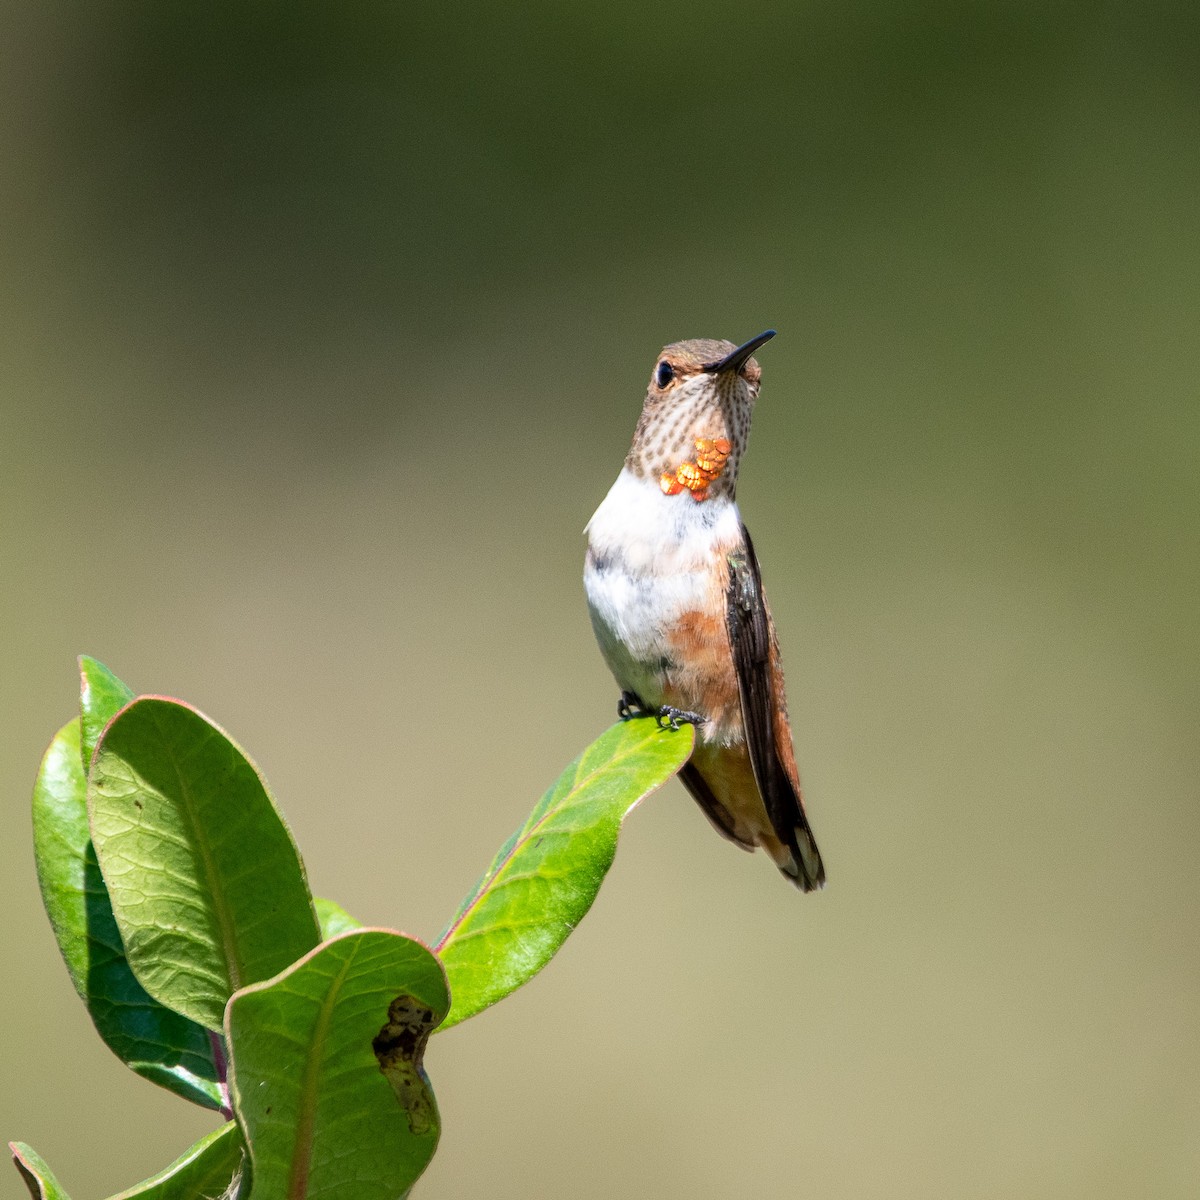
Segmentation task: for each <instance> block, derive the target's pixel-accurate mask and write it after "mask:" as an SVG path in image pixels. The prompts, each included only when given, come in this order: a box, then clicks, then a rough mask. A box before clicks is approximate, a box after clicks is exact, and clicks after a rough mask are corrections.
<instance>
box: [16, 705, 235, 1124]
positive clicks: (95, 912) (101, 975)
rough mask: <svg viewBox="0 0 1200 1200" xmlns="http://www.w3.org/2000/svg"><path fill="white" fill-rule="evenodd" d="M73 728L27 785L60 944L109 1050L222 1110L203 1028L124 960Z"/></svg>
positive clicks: (46, 898)
mask: <svg viewBox="0 0 1200 1200" xmlns="http://www.w3.org/2000/svg"><path fill="white" fill-rule="evenodd" d="M79 726H80V722H79V719H78V718H76V719H75V720H74V721H71V722H70V723H69V724H68V725H65V726H64V727H63V728H62V729H61V730H60V731H59V733H58V735H57V736H56V737H55V739H54V741H52V742H51V743H50V748H49V749H48V750H47V751H46V756H45V758H44V759H43V760H42V767H41V770H40V771H39V772H38V777H37V783H36V784H35V785H34V789H33V845H34V854H35V856H36V859H37V873H38V883H39V884H40V885H41V889H42V900H43V902H44V903H45V905H46V914H47V916H49V918H50V924H51V926H52V927H53V929H54V936H55V938H56V939H57V940H58V947H59V949H60V950H61V951H62V956H63V959H64V960H65V962H66V964H67V970H68V972H69V973H70V975H71V982H72V983H74V985H75V990H76V991H77V992H78V993H79V995H80V997H81V998H82V999H83V1002H84V1003H85V1004H86V1005H87V1009H88V1013H89V1015H90V1016H91V1018H92V1020H93V1021H94V1022H95V1025H96V1030H97V1032H98V1033H99V1034H100V1036H101V1038H103V1039H104V1042H105V1044H106V1045H107V1046H108V1047H109V1048H110V1049H111V1050H112V1051H113V1053H114V1054H116V1055H117V1057H118V1058H120V1059H121V1060H122V1061H123V1062H126V1063H128V1065H129V1066H130V1067H132V1069H133V1070H135V1071H136V1072H137V1073H138V1074H139V1075H143V1076H145V1077H146V1078H147V1079H151V1080H153V1081H154V1082H155V1083H158V1084H161V1085H162V1086H163V1087H166V1088H169V1089H170V1090H171V1091H173V1092H176V1093H178V1094H179V1095H181V1096H185V1097H187V1098H188V1099H189V1100H193V1101H195V1102H196V1103H198V1104H203V1105H205V1106H206V1107H208V1108H219V1107H220V1106H221V1091H220V1087H219V1086H218V1084H217V1082H216V1079H217V1071H216V1067H215V1066H214V1064H213V1056H212V1048H211V1045H210V1041H209V1034H208V1032H207V1030H205V1029H202V1028H201V1027H200V1026H199V1025H197V1024H195V1023H194V1022H192V1021H189V1020H188V1019H187V1018H186V1017H183V1016H180V1015H179V1014H178V1013H176V1012H172V1011H171V1010H170V1009H169V1008H164V1007H163V1006H162V1005H161V1004H159V1003H158V1002H157V1001H156V1000H153V999H151V997H150V996H149V995H148V994H147V993H146V991H145V989H144V988H143V987H142V985H141V984H140V983H138V981H137V979H136V978H135V977H134V975H133V972H132V971H131V970H130V969H129V963H128V962H127V961H126V958H125V947H124V946H123V945H122V944H121V935H120V933H119V932H118V930H117V924H116V921H115V920H114V919H113V914H112V908H111V906H110V905H109V901H108V891H107V890H106V888H105V886H104V880H103V879H102V878H101V876H100V868H99V866H98V865H97V863H96V855H95V851H94V850H93V848H92V842H91V835H90V832H89V830H88V814H87V779H86V777H85V775H84V772H83V766H82V759H81V754H80V730H79Z"/></svg>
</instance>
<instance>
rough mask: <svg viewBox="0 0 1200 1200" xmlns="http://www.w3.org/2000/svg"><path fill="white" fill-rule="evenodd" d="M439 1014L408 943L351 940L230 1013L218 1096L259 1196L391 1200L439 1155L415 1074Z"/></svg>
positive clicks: (433, 989) (417, 946)
mask: <svg viewBox="0 0 1200 1200" xmlns="http://www.w3.org/2000/svg"><path fill="white" fill-rule="evenodd" d="M448 1006H449V996H448V995H447V991H446V978H445V975H444V974H443V972H442V968H441V965H440V964H439V963H438V961H437V959H436V958H435V957H434V956H433V955H432V954H431V953H430V952H429V950H428V949H427V948H426V947H425V946H423V945H421V943H420V942H417V941H414V940H413V939H411V938H407V937H405V936H404V935H403V934H399V933H393V932H392V931H391V930H386V929H361V930H356V931H354V932H351V933H346V934H343V935H341V936H340V937H337V938H335V939H333V940H332V941H329V942H325V943H324V944H323V945H322V946H321V947H319V948H318V949H317V950H314V951H313V952H312V953H311V954H309V955H306V956H305V957H304V958H303V959H301V960H300V961H299V962H298V963H296V964H294V965H293V966H291V967H289V968H288V969H287V970H286V971H284V972H283V973H282V974H281V975H279V976H277V977H276V978H275V979H272V980H270V981H269V982H267V983H260V984H255V985H253V986H251V987H247V988H243V989H242V990H241V991H239V992H238V993H237V994H236V995H235V996H234V997H233V999H232V1000H231V1001H230V1003H229V1008H228V1010H227V1013H226V1018H225V1027H226V1038H227V1040H228V1044H229V1050H230V1075H229V1081H230V1093H231V1096H232V1098H233V1105H234V1110H235V1112H236V1113H237V1116H238V1120H239V1121H240V1122H241V1124H242V1129H243V1131H244V1133H245V1137H246V1143H247V1145H248V1146H249V1148H250V1159H251V1163H252V1173H253V1177H254V1194H255V1195H256V1196H260V1197H275V1196H280V1197H282V1196H286V1197H288V1198H289V1200H301V1198H302V1197H306V1196H318V1195H320V1196H330V1197H340V1196H353V1197H354V1200H395V1198H396V1197H397V1196H398V1195H400V1193H402V1192H403V1191H404V1190H405V1189H407V1188H409V1187H411V1185H412V1183H413V1181H414V1180H415V1179H416V1178H417V1177H418V1176H419V1175H420V1174H421V1172H422V1171H423V1170H424V1169H425V1167H426V1165H427V1164H428V1162H429V1160H430V1158H432V1156H433V1152H434V1149H435V1148H436V1146H437V1140H438V1134H439V1131H440V1121H439V1118H438V1112H437V1105H436V1103H435V1101H434V1097H433V1091H432V1089H431V1088H430V1086H429V1081H428V1079H427V1078H426V1077H425V1072H424V1070H423V1069H422V1066H421V1059H422V1055H423V1054H424V1050H425V1042H426V1040H427V1039H428V1036H429V1033H430V1031H431V1030H432V1029H433V1028H434V1027H435V1026H436V1025H437V1023H438V1022H439V1021H440V1020H441V1019H442V1018H443V1017H444V1016H445V1014H446V1009H447V1008H448Z"/></svg>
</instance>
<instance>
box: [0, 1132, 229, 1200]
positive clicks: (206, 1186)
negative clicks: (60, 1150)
mask: <svg viewBox="0 0 1200 1200" xmlns="http://www.w3.org/2000/svg"><path fill="white" fill-rule="evenodd" d="M9 1149H10V1150H11V1151H12V1154H13V1162H14V1163H15V1164H16V1167H17V1170H18V1171H20V1172H21V1175H22V1176H23V1177H24V1179H25V1184H26V1186H27V1187H28V1188H29V1191H30V1194H31V1195H32V1196H33V1197H34V1200H68V1197H67V1193H66V1192H64V1191H63V1189H62V1186H61V1184H59V1182H58V1180H57V1179H55V1178H54V1175H53V1173H52V1172H51V1170H50V1168H49V1167H48V1166H47V1165H46V1163H45V1160H44V1159H43V1158H42V1157H41V1156H40V1155H39V1154H38V1153H37V1152H36V1151H34V1150H32V1149H31V1148H30V1147H29V1146H26V1145H25V1144H24V1143H23V1142H11V1143H10V1144H9ZM242 1153H243V1150H242V1137H241V1134H240V1133H239V1132H238V1127H237V1125H236V1123H235V1122H233V1121H229V1122H227V1123H226V1124H225V1125H222V1126H221V1128H220V1129H216V1130H214V1131H213V1132H212V1133H210V1134H208V1135H207V1136H205V1137H202V1138H201V1139H200V1140H199V1141H198V1142H197V1143H196V1144H195V1145H194V1146H193V1147H192V1148H191V1149H190V1150H188V1151H187V1153H185V1154H183V1155H181V1156H180V1157H179V1158H177V1159H176V1160H175V1161H174V1162H173V1163H172V1164H171V1165H170V1166H169V1167H167V1168H166V1170H164V1171H159V1173H158V1174H157V1175H154V1176H152V1177H151V1178H150V1179H147V1180H146V1181H145V1182H143V1183H139V1184H138V1185H137V1186H136V1187H131V1188H129V1189H128V1190H126V1191H124V1192H119V1193H118V1194H117V1195H115V1196H113V1197H112V1200H197V1198H198V1197H201V1196H220V1195H221V1194H222V1193H223V1192H225V1190H226V1189H227V1188H228V1187H229V1185H230V1183H232V1182H233V1179H234V1177H235V1176H236V1175H237V1173H238V1170H239V1168H240V1167H241V1164H242Z"/></svg>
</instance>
